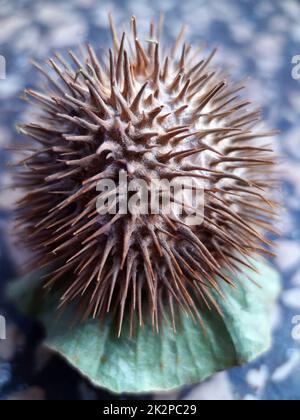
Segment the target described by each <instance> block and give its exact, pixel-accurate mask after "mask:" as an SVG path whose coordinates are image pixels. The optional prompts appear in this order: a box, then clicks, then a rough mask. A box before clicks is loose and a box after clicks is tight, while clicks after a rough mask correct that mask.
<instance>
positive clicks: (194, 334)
mask: <svg viewBox="0 0 300 420" xmlns="http://www.w3.org/2000/svg"><path fill="white" fill-rule="evenodd" d="M255 265H256V268H257V269H258V270H259V272H260V274H256V273H254V272H250V271H248V270H247V271H246V272H244V273H243V274H242V275H240V276H239V278H238V279H234V280H235V281H236V283H237V284H238V287H237V289H236V290H232V289H231V288H229V287H227V286H226V287H225V288H224V290H225V293H226V300H222V299H220V298H218V297H216V298H217V299H218V300H219V304H220V306H221V308H222V310H223V313H224V318H221V317H220V316H219V315H217V314H216V313H215V311H206V312H205V313H204V314H203V318H204V323H205V326H206V333H204V331H203V330H202V329H201V328H200V327H199V325H197V324H196V325H195V324H194V323H193V321H192V320H191V319H190V318H187V317H185V316H184V315H181V316H180V324H181V325H180V326H179V328H178V331H177V334H176V335H175V334H174V332H173V330H172V328H171V326H170V325H168V324H164V325H163V330H162V331H161V332H160V334H159V335H155V334H153V332H152V329H151V327H150V326H145V328H144V329H137V333H136V337H135V338H133V339H130V338H129V334H128V325H126V324H125V329H124V331H123V334H122V336H121V338H119V339H118V338H117V337H116V328H115V326H114V325H113V322H112V320H111V319H110V318H109V317H107V319H106V320H105V322H104V323H102V324H101V325H100V324H99V322H97V321H93V320H90V321H87V322H86V323H84V324H81V325H77V326H75V327H73V328H71V327H70V320H71V319H73V318H74V315H73V308H69V310H68V311H66V312H64V314H63V315H62V316H61V317H60V318H57V317H56V316H55V308H56V306H57V299H55V298H54V297H51V298H50V297H49V298H48V299H47V304H46V305H44V306H42V307H40V304H39V305H38V306H37V305H36V303H34V299H32V298H30V297H29V296H30V295H31V296H32V295H34V294H36V290H37V288H38V286H39V283H40V280H39V278H38V279H36V278H34V279H29V280H28V279H27V280H26V281H25V282H24V281H23V282H18V283H17V284H15V285H14V289H15V290H14V291H13V292H12V293H13V294H14V295H15V297H16V298H17V300H18V301H19V302H20V301H21V302H22V303H23V305H22V306H23V309H24V301H25V299H24V296H26V302H25V303H26V304H25V306H26V308H25V309H26V312H27V313H30V314H36V313H37V312H38V317H39V319H40V320H41V321H42V322H43V323H44V325H45V327H46V330H47V339H46V342H45V344H46V346H48V347H49V348H50V349H52V350H53V351H55V352H57V353H59V354H60V355H61V356H63V357H64V358H65V359H66V360H67V361H68V362H69V363H70V364H71V365H73V366H74V367H75V368H76V369H78V370H79V371H80V372H81V373H82V374H83V375H84V376H86V377H87V378H89V380H90V381H91V382H92V383H94V384H95V385H96V386H100V387H104V388H107V389H109V390H110V391H114V392H117V393H121V392H131V393H134V392H135V393H139V392H150V391H157V390H170V389H173V388H178V387H180V386H182V385H187V384H192V383H196V382H201V381H203V380H204V379H206V378H208V377H209V376H211V375H212V374H214V373H215V372H218V371H222V370H225V369H227V368H230V367H233V366H237V365H242V364H245V363H248V362H250V361H252V360H254V359H255V358H257V357H258V356H259V355H261V354H262V353H264V352H265V351H267V350H268V348H269V346H270V344H271V323H270V310H271V308H272V305H273V304H274V301H275V300H276V297H277V296H278V294H279V292H280V281H279V278H278V274H277V273H276V272H275V271H274V270H273V269H271V268H270V267H269V266H268V265H267V264H266V263H264V262H255ZM249 277H251V279H252V280H253V281H254V282H256V283H258V284H259V285H261V287H259V286H257V285H256V284H254V282H251V281H250V280H249ZM30 285H31V287H30Z"/></svg>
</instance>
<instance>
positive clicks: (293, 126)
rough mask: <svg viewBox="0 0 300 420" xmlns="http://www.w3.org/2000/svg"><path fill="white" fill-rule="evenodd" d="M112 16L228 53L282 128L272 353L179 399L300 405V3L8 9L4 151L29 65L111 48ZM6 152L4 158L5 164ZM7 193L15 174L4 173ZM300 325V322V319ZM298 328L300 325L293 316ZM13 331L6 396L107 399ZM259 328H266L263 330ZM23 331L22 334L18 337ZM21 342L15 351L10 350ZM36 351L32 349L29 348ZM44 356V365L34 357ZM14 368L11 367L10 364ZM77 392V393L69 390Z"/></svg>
mask: <svg viewBox="0 0 300 420" xmlns="http://www.w3.org/2000/svg"><path fill="white" fill-rule="evenodd" d="M109 10H111V11H113V13H114V15H115V19H116V21H117V23H118V26H121V27H122V24H123V22H127V21H128V18H129V17H130V15H131V14H135V15H136V16H137V17H138V19H139V24H140V26H141V28H145V25H146V24H147V26H148V21H149V17H152V16H154V17H157V16H158V15H159V12H160V11H163V12H165V13H166V17H167V18H166V34H167V37H168V38H174V36H175V34H176V33H177V31H178V28H179V27H180V25H181V24H182V23H186V24H187V26H188V37H189V39H190V40H192V41H193V42H196V43H197V42H203V41H206V42H207V44H208V45H209V46H210V47H212V46H215V45H218V46H219V47H220V54H219V57H218V60H219V62H221V63H223V64H224V66H225V67H226V68H229V69H230V71H231V73H232V75H233V77H234V78H235V79H239V78H243V77H244V76H246V75H248V76H250V80H249V89H248V92H249V95H250V96H251V98H252V99H254V100H255V101H257V102H259V103H260V104H261V105H263V108H264V114H265V119H266V121H267V125H268V127H269V128H278V129H280V130H281V131H282V134H281V135H280V136H278V139H277V145H278V151H279V152H280V153H281V154H282V156H283V177H284V181H285V185H284V201H285V204H286V206H287V209H288V210H287V212H285V213H284V214H283V215H282V218H281V222H280V226H279V227H280V228H281V229H282V231H283V236H282V237H281V238H280V239H279V240H277V243H278V258H277V259H276V261H275V262H274V264H275V265H276V266H277V267H278V269H279V270H280V272H281V273H282V277H283V281H284V289H285V290H284V292H283V295H282V299H281V301H280V305H278V308H277V310H276V313H275V314H274V326H275V334H274V344H273V347H272V350H271V351H270V352H269V353H268V354H267V355H266V356H264V357H262V358H261V359H260V360H258V361H257V362H255V363H253V364H252V365H251V366H247V367H244V368H239V369H234V370H232V371H231V372H228V373H222V374H220V375H217V376H215V377H214V378H212V379H211V380H210V381H208V382H207V383H204V384H201V385H199V386H195V387H192V388H191V389H187V390H183V391H180V392H179V393H176V394H172V395H170V396H169V397H170V398H176V397H178V396H180V397H185V398H196V399H198V398H199V399H226V400H230V399H238V400H239V399H247V400H253V399H271V400H272V399H297V400H298V399H300V341H297V340H296V339H297V334H296V331H294V334H292V332H293V328H294V327H295V325H293V324H292V320H293V318H294V317H295V316H297V315H300V187H299V185H300V165H299V162H300V147H299V146H300V136H299V134H298V130H299V126H300V120H299V113H300V81H297V80H294V79H293V78H292V76H291V71H292V67H293V65H292V64H291V61H292V57H293V56H295V55H297V54H300V26H299V22H300V2H299V1H297V0H285V1H282V0H185V1H171V0H164V1H161V0H151V2H149V1H146V0H138V1H137V0H125V1H117V0H115V1H107V0H101V1H99V0H98V1H97V0H73V1H66V0H62V1H58V0H57V1H43V2H42V1H34V0H7V1H5V0H2V1H0V54H1V55H3V56H4V57H5V58H6V62H7V79H6V80H0V104H1V105H0V106H1V113H0V147H1V148H3V147H4V146H6V145H8V144H9V143H11V142H12V140H13V138H14V137H15V136H16V134H15V130H14V124H15V123H16V121H20V120H22V119H24V118H25V114H24V104H22V103H21V101H19V99H18V96H19V93H20V91H21V90H22V88H24V87H25V86H30V85H32V83H33V82H34V81H35V74H34V73H33V72H32V69H31V67H30V66H29V64H28V59H29V58H30V57H35V58H37V59H39V60H45V58H46V57H47V55H48V54H50V52H51V51H53V50H57V49H58V50H60V49H65V48H68V47H72V46H73V47H74V46H77V45H78V44H79V43H83V42H85V41H86V40H89V41H91V42H92V43H93V44H94V45H95V46H101V45H104V44H105V43H106V42H107V40H108V32H107V13H108V11H109ZM6 160H7V153H5V152H4V151H1V152H0V164H1V166H3V165H2V164H3V163H4V162H5V161H6ZM0 182H1V185H2V186H3V185H6V184H7V183H8V175H7V174H6V173H5V171H4V169H2V170H1V179H0ZM12 200H13V197H12V194H8V192H7V191H5V190H4V191H3V190H2V191H0V290H1V287H2V286H3V284H4V283H5V282H6V281H7V280H9V279H11V278H12V277H14V276H15V275H16V271H15V270H16V268H15V265H14V264H13V262H12V258H11V252H10V245H9V238H10V235H9V234H8V232H7V221H8V219H9V210H10V206H11V202H12ZM299 319H300V317H299ZM294 321H295V322H297V318H294ZM18 325H19V327H18V329H16V327H14V326H9V329H8V332H9V337H10V340H7V341H6V342H3V341H0V395H2V398H7V397H8V396H9V397H10V398H14V399H19V398H22V397H24V398H30V399H31V398H35V399H40V398H45V397H46V398H63V399H67V398H86V399H96V398H103V397H105V394H101V392H99V391H96V390H94V389H92V388H91V387H90V386H89V385H88V384H86V383H85V382H83V381H82V380H81V379H80V378H79V377H78V376H77V374H76V373H75V372H73V371H72V370H71V369H70V368H69V367H68V366H65V365H64V363H63V362H61V361H60V360H57V359H53V358H52V357H51V355H49V354H45V352H42V351H41V350H40V349H39V350H36V348H35V342H36V341H38V339H39V332H38V330H36V328H35V327H33V325H32V324H31V323H28V322H26V321H24V320H22V319H19V320H18ZM257 328H259V325H258V326H257ZM20 331H21V332H20ZM12 342H14V343H16V346H12V345H11V344H10V343H12ZM29 343H30V344H29ZM33 351H34V352H37V351H38V352H39V353H38V357H35V356H36V355H35V354H33ZM12 360H13V363H11V362H12ZM70 384H72V386H70Z"/></svg>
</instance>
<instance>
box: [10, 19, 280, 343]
mask: <svg viewBox="0 0 300 420" xmlns="http://www.w3.org/2000/svg"><path fill="white" fill-rule="evenodd" d="M110 26H111V32H112V39H113V48H112V49H110V50H109V51H108V56H107V57H104V58H103V60H102V62H100V60H99V59H98V57H97V55H96V53H95V51H94V49H93V48H92V47H91V46H90V45H88V46H87V48H86V51H85V52H84V55H83V57H82V58H81V57H79V56H77V55H76V54H75V53H74V52H71V51H70V53H69V55H70V58H71V63H69V61H66V60H65V58H63V57H62V56H61V55H60V54H56V59H50V60H49V62H48V64H49V65H50V67H51V69H52V73H51V72H48V71H46V70H45V69H44V68H43V67H42V66H40V65H39V64H37V63H34V65H35V67H36V68H37V69H38V70H39V71H40V72H41V73H42V74H43V75H44V76H45V77H46V79H47V80H48V85H49V88H48V89H49V91H48V92H46V93H42V92H38V91H34V90H27V91H26V92H25V93H26V99H27V100H28V101H30V102H33V103H34V104H35V106H36V103H37V104H38V106H39V108H40V109H41V110H42V113H40V115H39V119H38V122H37V123H30V124H26V125H24V126H22V127H20V131H21V132H22V133H24V134H26V135H28V136H30V137H32V138H33V139H34V140H35V141H36V142H37V143H39V145H40V146H39V147H37V148H31V147H29V146H26V150H25V151H26V152H30V156H27V157H26V158H25V159H24V160H22V162H20V163H19V170H18V173H17V174H16V179H17V180H18V181H17V183H16V184H18V186H21V187H22V188H23V189H24V190H25V191H26V194H25V195H24V197H23V198H22V199H21V200H20V202H19V203H18V218H19V223H20V225H21V229H20V231H21V235H22V236H23V239H24V240H25V241H26V242H27V243H28V246H29V247H30V248H31V249H32V250H33V252H34V256H33V265H34V266H36V265H37V264H38V265H39V266H51V267H53V266H55V267H56V268H55V270H54V271H51V272H50V273H49V279H48V280H47V282H46V283H45V288H46V289H47V290H51V289H52V288H53V287H54V288H58V289H60V290H63V291H62V292H61V293H62V295H61V304H60V306H61V307H64V306H66V305H67V304H68V303H70V302H72V301H76V300H78V301H79V306H78V307H79V313H80V317H81V318H82V319H86V318H88V317H90V316H93V317H95V318H101V317H103V316H104V314H105V313H106V312H110V311H112V312H114V313H115V314H116V316H117V317H118V320H119V321H118V334H119V335H120V333H121V330H122V324H123V320H124V316H125V314H127V315H128V316H129V318H130V330H131V333H132V332H133V331H134V328H135V321H136V319H137V320H138V323H139V324H140V325H143V323H144V318H145V314H146V310H145V309H146V308H147V313H150V316H151V320H152V324H153V327H154V329H155V330H156V331H158V330H159V321H160V319H161V318H163V317H165V318H170V317H171V320H172V324H173V328H174V330H176V308H180V310H182V311H183V312H185V313H186V314H187V315H189V316H191V317H192V318H193V319H198V320H199V322H200V323H201V324H202V317H201V311H202V310H203V308H204V307H205V306H206V307H208V308H210V309H212V308H213V309H214V310H217V311H218V312H220V309H219V306H218V304H217V303H216V299H215V298H214V293H218V294H220V295H223V292H222V282H226V283H228V284H230V285H232V286H234V284H233V283H232V281H231V279H230V277H231V274H235V275H236V272H237V271H240V270H241V265H244V266H247V267H250V268H253V267H252V264H251V263H250V262H249V260H248V257H251V256H252V255H255V254H257V253H267V254H269V253H270V251H269V250H268V249H266V247H265V246H267V247H268V246H269V245H270V243H269V241H268V240H266V239H265V236H264V234H263V233H262V232H264V231H271V232H273V229H272V227H271V223H270V220H271V219H272V217H273V215H274V206H275V203H274V202H272V201H271V200H270V199H269V198H268V194H269V192H270V190H272V188H273V180H272V165H273V163H274V156H273V154H272V151H271V150H270V148H269V146H266V145H264V144H263V143H262V140H261V139H262V138H264V137H269V136H271V135H272V134H273V133H272V132H265V133H261V132H257V131H255V130H254V127H255V126H256V124H257V122H258V121H259V117H260V115H259V114H260V111H259V110H250V111H249V110H248V106H249V104H250V102H249V101H246V100H241V99H240V98H239V92H240V91H241V89H242V88H243V85H242V84H239V85H231V84H230V82H229V81H228V80H227V77H225V76H224V75H223V73H220V72H219V71H216V70H215V69H211V68H210V63H211V61H212V59H213V57H214V55H215V52H216V51H215V50H214V51H213V52H212V53H211V54H210V55H209V56H208V57H207V58H205V59H203V60H200V61H197V58H198V55H199V51H198V50H197V51H195V52H193V49H192V47H191V45H188V44H184V43H183V36H184V31H183V30H182V31H181V32H180V34H179V36H178V38H177V40H176V42H175V44H174V46H173V47H172V48H171V49H170V51H169V52H165V51H163V49H162V46H161V43H160V40H159V39H158V36H157V34H156V31H155V27H154V25H153V24H152V23H151V25H150V34H149V37H150V40H149V42H148V45H147V48H145V47H144V46H143V45H142V43H141V42H140V39H139V37H138V31H137V25H136V20H135V18H132V37H133V40H132V41H130V39H129V38H128V37H127V36H126V34H125V33H123V35H122V37H121V39H119V37H118V34H117V32H116V30H115V27H114V24H113V21H112V19H110ZM182 44H183V45H182ZM177 51H180V53H179V55H178V56H177ZM121 170H126V172H127V173H128V175H129V177H130V178H131V179H134V178H136V179H144V180H146V181H147V182H149V183H150V182H151V179H152V178H154V177H157V178H159V179H169V180H172V179H174V178H175V177H187V176H188V177H193V178H196V179H199V180H201V181H203V183H204V186H205V188H204V192H205V206H204V212H205V213H204V221H203V223H202V224H201V225H200V226H193V227H191V226H188V225H186V224H185V223H184V221H183V220H182V219H180V218H178V217H177V216H176V215H174V214H173V215H166V214H163V213H161V214H159V215H156V216H152V215H146V216H145V215H140V216H139V215H130V214H129V215H122V214H116V215H114V216H108V215H107V216H100V215H99V213H98V212H97V209H96V202H97V199H98V198H99V193H97V191H96V187H97V183H98V182H99V181H100V180H101V179H105V178H109V179H112V180H115V181H117V179H118V175H119V173H120V171H121ZM116 192H117V193H118V191H116ZM173 198H174V202H176V200H175V197H173ZM225 269H226V270H227V271H228V273H230V275H226V274H225V273H224V270H225ZM127 315H126V316H127Z"/></svg>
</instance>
